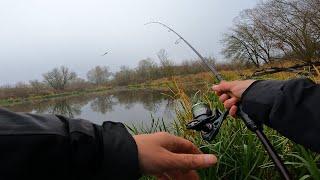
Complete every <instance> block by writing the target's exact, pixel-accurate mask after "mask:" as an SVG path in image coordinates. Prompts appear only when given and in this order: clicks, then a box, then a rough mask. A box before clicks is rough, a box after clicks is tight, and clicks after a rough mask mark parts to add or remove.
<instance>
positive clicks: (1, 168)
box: [0, 109, 140, 180]
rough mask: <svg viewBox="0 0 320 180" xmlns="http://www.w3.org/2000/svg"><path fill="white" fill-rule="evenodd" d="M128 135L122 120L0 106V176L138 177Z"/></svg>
mask: <svg viewBox="0 0 320 180" xmlns="http://www.w3.org/2000/svg"><path fill="white" fill-rule="evenodd" d="M139 176H140V175H139V162H138V153H137V147H136V144H135V141H134V139H133V137H132V136H131V135H130V134H129V133H128V132H127V130H126V128H125V127H124V126H123V125H122V124H121V123H114V122H105V123H104V124H103V125H102V126H98V125H95V124H92V123H90V122H89V121H85V120H80V119H68V118H65V117H62V116H54V115H35V114H28V113H13V112H10V111H7V110H4V109H0V179H1V180H7V179H31V180H34V179H44V180H45V179H46V180H47V179H55V180H60V179H77V180H79V179H87V180H91V179H120V180H121V179H138V178H139Z"/></svg>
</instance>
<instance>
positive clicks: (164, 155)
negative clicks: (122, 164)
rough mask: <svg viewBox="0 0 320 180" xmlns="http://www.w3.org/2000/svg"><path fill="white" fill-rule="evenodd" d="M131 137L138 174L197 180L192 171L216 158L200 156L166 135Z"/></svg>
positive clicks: (191, 146) (191, 147)
mask: <svg viewBox="0 0 320 180" xmlns="http://www.w3.org/2000/svg"><path fill="white" fill-rule="evenodd" d="M133 138H134V139H135V141H136V144H137V146H138V154H139V163H140V169H141V171H142V173H143V174H148V175H155V176H157V177H158V178H159V179H177V180H179V179H199V177H198V174H197V173H196V171H195V170H196V169H200V168H206V167H210V166H212V165H214V164H215V163H216V162H217V158H216V156H214V155H212V154H202V152H201V151H200V150H199V149H198V148H197V147H196V146H195V145H194V144H192V143H191V142H190V141H188V140H186V139H183V138H181V137H177V136H174V135H171V134H169V133H165V132H160V133H154V134H148V135H147V134H142V135H136V136H133Z"/></svg>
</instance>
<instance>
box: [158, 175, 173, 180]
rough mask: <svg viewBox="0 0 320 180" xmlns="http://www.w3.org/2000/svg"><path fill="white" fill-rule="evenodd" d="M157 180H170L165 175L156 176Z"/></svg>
mask: <svg viewBox="0 0 320 180" xmlns="http://www.w3.org/2000/svg"><path fill="white" fill-rule="evenodd" d="M156 177H157V179H158V180H171V177H170V176H169V175H168V174H167V173H163V174H161V175H157V176H156Z"/></svg>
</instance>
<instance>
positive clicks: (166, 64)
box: [157, 49, 174, 76]
mask: <svg viewBox="0 0 320 180" xmlns="http://www.w3.org/2000/svg"><path fill="white" fill-rule="evenodd" d="M157 56H158V59H159V60H160V65H161V68H162V73H163V74H164V75H165V76H172V75H174V71H173V66H174V63H173V61H171V60H170V59H169V56H168V53H167V51H166V50H165V49H160V50H159V52H158V53H157Z"/></svg>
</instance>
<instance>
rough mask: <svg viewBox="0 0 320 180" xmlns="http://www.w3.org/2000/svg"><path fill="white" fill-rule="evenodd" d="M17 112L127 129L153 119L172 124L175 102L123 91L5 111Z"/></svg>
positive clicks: (156, 95) (160, 96) (158, 94)
mask: <svg viewBox="0 0 320 180" xmlns="http://www.w3.org/2000/svg"><path fill="white" fill-rule="evenodd" d="M6 108H8V109H10V110H12V111H16V112H32V113H40V114H48V113H49V114H60V115H64V116H67V117H72V118H82V119H87V120H90V121H91V122H94V123H96V124H102V123H103V122H104V121H117V122H122V123H126V124H128V125H130V124H134V125H139V124H144V125H148V124H150V122H151V119H152V118H151V116H152V117H154V118H155V119H162V118H163V120H164V121H165V122H172V121H173V119H174V118H175V116H174V101H173V100H172V99H171V98H169V97H168V96H166V95H164V94H163V93H162V92H161V91H155V90H122V91H113V92H104V93H96V94H87V95H82V96H75V97H65V98H58V99H52V100H46V101H41V102H33V103H24V104H19V105H14V106H10V107H6Z"/></svg>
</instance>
